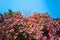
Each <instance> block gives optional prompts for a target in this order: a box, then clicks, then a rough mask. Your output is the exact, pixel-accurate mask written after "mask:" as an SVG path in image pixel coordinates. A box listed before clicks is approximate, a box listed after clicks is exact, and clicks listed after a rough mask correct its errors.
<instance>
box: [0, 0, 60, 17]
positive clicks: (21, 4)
mask: <svg viewBox="0 0 60 40" xmlns="http://www.w3.org/2000/svg"><path fill="white" fill-rule="evenodd" d="M8 9H12V10H13V11H21V12H22V15H24V16H25V15H26V14H27V15H28V16H29V15H33V12H38V13H45V12H48V13H49V14H50V15H51V17H54V18H60V0H0V13H4V12H7V11H8ZM26 12H28V13H29V12H30V14H28V13H26Z"/></svg>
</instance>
